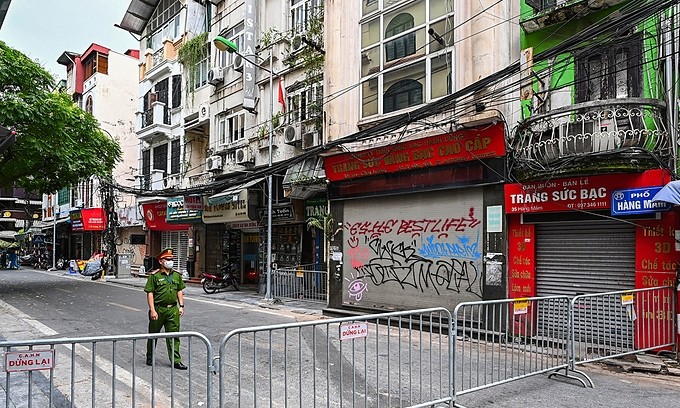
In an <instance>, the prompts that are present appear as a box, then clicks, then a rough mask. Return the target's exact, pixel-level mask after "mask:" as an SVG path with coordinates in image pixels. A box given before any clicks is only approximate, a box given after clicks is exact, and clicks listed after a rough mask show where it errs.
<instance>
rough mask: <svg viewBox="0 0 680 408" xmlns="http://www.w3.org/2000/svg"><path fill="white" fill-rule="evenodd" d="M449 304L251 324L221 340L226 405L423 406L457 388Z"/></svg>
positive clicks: (221, 392)
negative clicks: (452, 355)
mask: <svg viewBox="0 0 680 408" xmlns="http://www.w3.org/2000/svg"><path fill="white" fill-rule="evenodd" d="M450 327H451V314H450V312H449V311H447V310H446V309H443V308H433V309H422V310H412V311H408V312H394V313H383V314H374V315H365V316H360V317H347V318H336V319H326V320H318V321H310V322H300V323H291V324H280V325H271V326H261V327H250V328H244V329H238V330H233V331H232V332H230V333H229V334H227V335H226V336H225V337H224V339H223V340H222V343H221V345H220V354H219V356H220V357H219V359H220V366H219V372H220V376H219V378H220V385H219V396H220V407H222V408H224V407H229V408H232V407H261V406H269V407H271V406H276V407H288V406H293V407H315V406H324V407H346V406H351V407H381V406H382V407H394V406H400V407H402V406H411V407H425V406H432V405H434V404H438V403H443V404H448V403H450V402H451V401H452V394H451V382H450V378H451V372H450V370H451V365H450V362H451V359H450V353H449V351H450V350H451V348H450V347H451V346H450V337H449V335H448V332H449V329H450Z"/></svg>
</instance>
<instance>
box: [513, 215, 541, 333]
mask: <svg viewBox="0 0 680 408" xmlns="http://www.w3.org/2000/svg"><path fill="white" fill-rule="evenodd" d="M535 232H536V231H535V228H534V226H533V225H531V224H521V222H520V216H519V215H511V216H508V234H509V235H508V245H509V248H508V256H509V262H508V273H509V277H508V297H509V298H510V299H518V300H519V305H521V306H522V307H520V308H516V307H515V306H517V305H516V304H511V305H510V307H511V310H510V311H508V313H510V315H511V316H512V321H513V327H512V330H513V333H515V334H517V335H522V336H530V335H532V334H533V333H531V332H532V331H534V330H535V327H536V325H535V324H533V320H534V315H533V313H532V305H531V302H529V301H527V300H526V299H524V298H528V297H532V296H534V295H535V293H536V279H535V277H536V259H535V253H536V251H535V247H536V244H535V243H536V240H535ZM518 310H519V311H521V313H517V312H518Z"/></svg>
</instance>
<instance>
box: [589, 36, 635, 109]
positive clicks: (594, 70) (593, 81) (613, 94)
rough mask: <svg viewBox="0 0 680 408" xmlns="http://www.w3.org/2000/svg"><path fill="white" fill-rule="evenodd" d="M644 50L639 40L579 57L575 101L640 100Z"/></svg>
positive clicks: (611, 45) (613, 45)
mask: <svg viewBox="0 0 680 408" xmlns="http://www.w3.org/2000/svg"><path fill="white" fill-rule="evenodd" d="M641 49H642V45H641V40H640V39H639V38H636V39H634V40H631V41H628V42H625V43H622V44H610V45H609V46H608V47H606V48H600V49H598V50H595V51H593V50H590V51H588V52H584V53H582V54H580V55H577V56H576V76H577V78H576V101H577V102H587V101H597V100H607V99H617V98H634V97H639V96H641V94H642V83H641V82H642V80H641V78H642V74H641V66H642V53H641Z"/></svg>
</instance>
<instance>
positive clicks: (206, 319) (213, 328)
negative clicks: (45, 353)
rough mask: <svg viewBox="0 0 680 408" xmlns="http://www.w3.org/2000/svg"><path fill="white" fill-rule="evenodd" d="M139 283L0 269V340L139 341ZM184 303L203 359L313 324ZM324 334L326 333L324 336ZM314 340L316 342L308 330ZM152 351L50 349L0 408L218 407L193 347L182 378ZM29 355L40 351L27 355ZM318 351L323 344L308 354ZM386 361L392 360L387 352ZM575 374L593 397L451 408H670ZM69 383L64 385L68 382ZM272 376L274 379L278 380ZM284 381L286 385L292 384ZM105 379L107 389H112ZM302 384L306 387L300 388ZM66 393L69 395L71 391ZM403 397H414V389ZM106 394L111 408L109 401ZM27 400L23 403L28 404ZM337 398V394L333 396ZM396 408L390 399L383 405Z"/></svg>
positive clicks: (650, 381) (537, 390)
mask: <svg viewBox="0 0 680 408" xmlns="http://www.w3.org/2000/svg"><path fill="white" fill-rule="evenodd" d="M143 283H144V279H139V278H131V277H130V278H124V279H111V278H109V279H108V280H107V281H105V282H102V281H91V280H90V279H89V278H86V277H82V276H79V275H77V276H67V275H65V274H64V272H63V271H59V272H44V271H33V270H25V269H24V270H19V271H9V270H2V271H0V313H2V314H3V319H2V324H0V338H2V339H5V340H17V339H23V340H27V339H41V338H52V339H55V338H66V337H78V338H81V337H87V336H107V335H112V336H120V335H134V334H140V335H144V334H145V333H146V331H147V306H146V301H145V295H144V292H143V290H142V286H143ZM185 304H186V314H185V316H184V318H183V320H182V330H183V331H192V332H198V333H201V334H202V335H204V336H205V339H206V340H207V342H208V343H209V344H210V346H211V347H212V353H213V355H216V354H218V353H219V348H220V342H221V340H222V338H223V337H224V336H225V334H227V333H228V332H229V331H231V330H234V329H238V328H242V327H250V326H261V325H272V324H283V323H293V322H301V321H309V320H316V319H320V318H321V316H319V308H320V307H321V305H314V304H307V303H303V302H294V301H293V302H286V304H285V305H276V306H268V305H266V304H263V303H262V297H261V295H257V294H253V293H247V292H241V293H234V292H221V293H217V294H214V295H206V294H204V293H203V292H202V290H201V288H200V287H198V286H190V287H188V288H187V290H186V300H185ZM321 327H322V326H321ZM328 330H329V329H328V328H327V330H326V331H328ZM316 332H317V333H319V331H318V330H317V331H316ZM307 337H308V336H307ZM391 337H394V336H391ZM297 338H298V337H297V336H296V335H293V334H292V333H291V336H290V338H289V340H288V343H294V342H295V341H296V339H297ZM307 340H308V341H307V342H306V344H307V346H306V347H309V345H311V344H313V343H314V340H313V339H312V340H311V341H310V339H309V338H308V339H307ZM316 342H317V343H318V342H319V339H316ZM159 343H161V344H159V345H158V347H157V354H156V364H155V366H154V367H146V366H145V365H144V350H145V345H146V342H145V340H144V339H142V340H136V341H133V342H125V341H120V342H118V343H117V345H116V346H113V345H112V344H111V343H110V342H100V343H97V344H92V343H87V342H84V343H82V344H72V345H63V346H62V345H60V346H58V347H56V354H57V356H56V357H55V361H56V363H57V364H56V366H57V368H56V369H55V370H54V373H55V374H54V375H53V376H49V375H48V374H46V373H49V372H48V371H37V372H35V373H36V374H35V375H33V377H32V378H30V380H28V378H27V376H25V375H23V374H21V373H20V374H11V375H10V378H9V379H7V377H6V375H5V373H4V371H3V372H2V373H0V405H4V403H5V402H6V400H7V395H6V394H5V391H6V384H7V381H9V384H10V389H11V392H10V396H11V404H10V406H16V407H28V406H34V407H45V406H48V405H49V404H48V403H47V401H48V399H50V396H49V390H50V389H52V390H54V392H53V395H52V396H51V401H52V406H55V407H62V406H63V407H67V406H70V401H71V400H75V401H76V406H91V405H92V401H91V395H94V394H95V391H96V394H97V396H96V397H95V406H158V407H166V406H170V404H169V401H171V400H174V402H175V404H174V406H176V407H189V406H190V407H194V406H206V400H205V397H204V396H205V395H207V393H211V394H212V395H213V398H214V401H218V398H217V391H218V390H217V389H218V387H219V383H218V381H216V380H214V379H215V378H216V376H215V375H212V374H208V372H209V370H208V367H209V366H210V362H206V359H205V358H206V355H207V354H208V351H207V350H206V347H205V344H204V343H203V341H202V339H201V338H199V337H192V338H184V339H182V346H181V347H182V348H181V351H182V355H183V357H184V360H185V361H186V362H188V363H189V364H190V365H191V366H192V368H191V370H190V371H189V372H180V371H176V370H172V369H171V367H170V365H169V364H168V361H167V356H166V354H165V350H164V347H163V346H164V345H163V344H162V341H161V342H159ZM322 343H323V342H322ZM286 344H287V343H286ZM381 344H382V343H381ZM257 347H260V345H258V346H257ZM38 348H40V346H36V349H38ZM43 348H44V346H43ZM265 348H266V347H265ZM378 348H379V349H380V350H376V351H379V353H380V355H381V356H383V355H385V353H384V350H382V349H384V347H382V346H379V347H378ZM321 349H323V344H321V346H320V347H319V349H317V350H316V351H317V352H318V351H319V350H321ZM244 351H245V350H244ZM357 351H358V352H360V351H361V350H360V349H359V350H357ZM309 352H310V349H309V348H305V349H303V353H309ZM391 353H392V354H394V351H392V352H391ZM322 354H324V353H322ZM305 355H309V354H305ZM303 358H304V357H303ZM321 358H323V356H321ZM71 361H72V362H73V364H74V365H75V366H76V370H75V371H76V373H77V374H75V375H74V374H71V372H70V370H69V368H70V367H69V366H70V363H71ZM357 361H361V360H360V359H358V360H357ZM232 362H233V361H232ZM60 363H61V364H60ZM347 363H348V361H347V360H344V361H342V363H341V365H343V367H345V368H346V369H349V370H348V371H346V372H347V374H348V375H350V377H349V378H351V374H350V372H351V367H352V366H354V369H355V371H356V370H357V369H358V367H359V366H358V365H356V361H354V362H351V363H352V364H349V365H348V364H347ZM227 364H231V363H227ZM243 364H244V368H245V369H246V370H248V369H250V368H252V367H248V364H249V363H248V361H244V362H243ZM91 367H94V368H92V369H91ZM90 369H91V370H90ZM312 370H313V369H312ZM317 370H318V369H317ZM90 371H93V372H95V373H96V376H88V374H89V373H90ZM265 371H266V370H265ZM584 371H586V372H587V373H588V375H589V376H590V377H591V378H592V379H593V381H594V383H595V388H583V387H581V386H579V385H578V384H577V383H574V382H571V381H565V380H561V379H548V378H547V375H544V374H542V375H537V376H533V377H530V378H526V379H523V380H520V381H514V382H510V383H508V384H504V385H500V386H496V387H492V388H490V389H487V390H481V391H476V392H474V393H470V394H466V395H462V396H460V397H459V398H458V403H460V404H462V405H464V406H466V407H513V408H514V407H527V408H533V407H536V408H538V407H573V406H585V407H617V408H618V407H666V406H669V407H670V406H680V377H672V376H664V375H658V374H644V373H618V372H614V371H612V370H609V369H605V368H603V366H602V365H588V366H586V367H584ZM265 374H266V373H265ZM265 374H263V375H262V376H261V377H260V379H259V381H260V382H262V383H264V384H265V385H266V382H267V381H268V380H267V378H266V375H265ZM275 374H276V373H275ZM359 374H361V372H360V373H359ZM71 375H73V377H72V378H69V377H70V376H71ZM276 375H279V376H280V375H281V373H278V374H276ZM305 376H307V375H305ZM208 377H210V378H212V379H213V381H212V382H211V381H210V380H209V379H208ZM291 377H292V380H295V379H296V378H297V376H291ZM113 378H115V379H116V380H112V379H113ZM307 380H308V378H306V379H305V381H307ZM352 381H353V380H352ZM29 382H30V383H32V384H33V386H32V387H31V388H30V389H29V390H27V386H26V384H27V383H29ZM208 383H211V384H212V385H211V387H212V388H208V387H207V384H208ZM51 384H52V385H51ZM72 384H77V386H75V387H74V388H71V387H72ZM350 384H352V382H351V381H346V382H345V383H344V385H345V386H346V385H350ZM244 385H245V384H244ZM223 386H224V387H225V388H226V389H227V391H226V392H227V393H229V392H231V393H232V394H233V393H235V392H238V389H239V386H238V384H237V383H236V382H235V381H231V380H230V379H226V381H225V382H224V384H223ZM341 388H344V386H343V387H341ZM411 388H415V383H413V384H412V386H411ZM130 389H133V390H134V389H136V392H130ZM112 390H113V394H114V395H115V400H116V403H115V404H113V403H112V401H111V398H112V397H111V395H112ZM152 390H153V391H152ZM229 390H231V391H229ZM336 391H337V390H336ZM347 392H348V390H346V389H343V390H342V391H340V394H345V399H344V402H343V403H342V404H339V403H337V398H331V399H335V400H336V401H335V402H334V403H331V404H330V406H338V407H339V406H343V407H344V406H357V407H359V406H360V407H364V406H372V405H371V403H370V402H369V403H365V402H364V401H365V400H364V399H363V397H362V395H360V394H359V393H355V396H356V397H357V398H356V399H355V398H351V399H350V398H348V394H347ZM350 392H351V391H350ZM100 393H101V395H99V394H100ZM29 394H31V397H30V398H31V400H29V399H28V395H29ZM134 395H137V396H134ZM337 395H339V394H335V396H337ZM331 396H333V395H331ZM135 398H137V399H136V400H135ZM369 401H370V400H369ZM398 405H399V403H398V402H395V401H394V400H393V401H392V403H388V404H387V405H386V406H398ZM215 406H217V403H215ZM273 406H280V405H277V404H273ZM294 406H298V405H296V404H294ZM324 406H326V404H324ZM381 406H382V405H381Z"/></svg>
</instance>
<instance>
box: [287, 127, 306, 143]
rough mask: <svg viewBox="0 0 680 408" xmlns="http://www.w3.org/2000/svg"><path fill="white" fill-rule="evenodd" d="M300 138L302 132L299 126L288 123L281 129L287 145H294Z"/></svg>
mask: <svg viewBox="0 0 680 408" xmlns="http://www.w3.org/2000/svg"><path fill="white" fill-rule="evenodd" d="M301 140H302V133H301V132H300V127H298V126H293V125H289V126H286V128H285V129H284V131H283V142H284V143H286V144H289V145H295V144H298V143H300V141H301Z"/></svg>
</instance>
